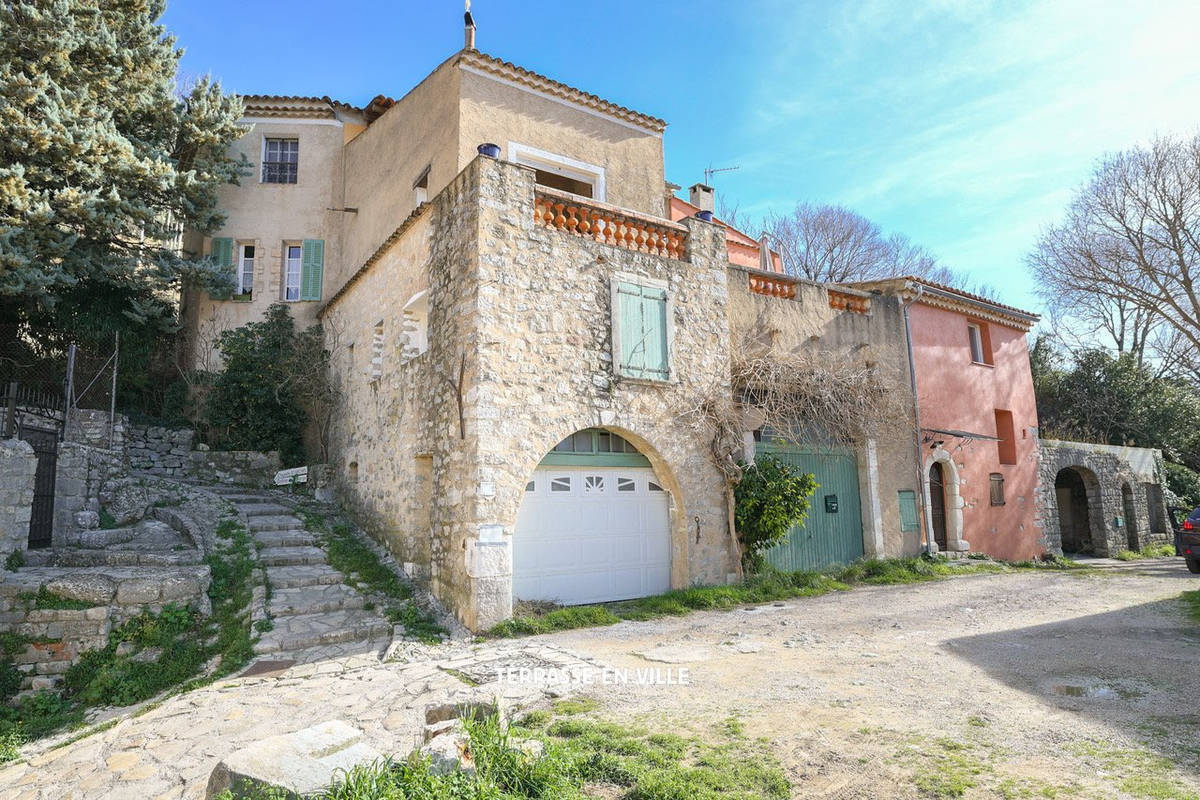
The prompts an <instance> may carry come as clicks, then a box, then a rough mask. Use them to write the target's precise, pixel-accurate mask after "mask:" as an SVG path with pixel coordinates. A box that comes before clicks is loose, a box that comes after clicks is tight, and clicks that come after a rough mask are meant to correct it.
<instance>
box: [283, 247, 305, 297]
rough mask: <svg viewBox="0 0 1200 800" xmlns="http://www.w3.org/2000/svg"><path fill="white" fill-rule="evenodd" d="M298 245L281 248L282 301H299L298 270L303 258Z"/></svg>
mask: <svg viewBox="0 0 1200 800" xmlns="http://www.w3.org/2000/svg"><path fill="white" fill-rule="evenodd" d="M301 250H302V248H301V247H300V245H298V244H285V245H284V246H283V299H284V300H289V301H290V300H299V299H300V268H301V263H302V262H303V258H302V255H301Z"/></svg>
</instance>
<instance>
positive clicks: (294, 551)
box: [258, 547, 326, 567]
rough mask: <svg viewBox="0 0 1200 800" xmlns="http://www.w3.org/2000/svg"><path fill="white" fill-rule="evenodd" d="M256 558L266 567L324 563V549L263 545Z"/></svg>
mask: <svg viewBox="0 0 1200 800" xmlns="http://www.w3.org/2000/svg"><path fill="white" fill-rule="evenodd" d="M258 560H259V561H261V562H262V563H263V564H264V565H265V566H268V567H292V566H300V565H303V564H324V563H326V561H325V551H324V550H322V549H321V548H319V547H264V548H263V549H262V550H260V551H259V553H258Z"/></svg>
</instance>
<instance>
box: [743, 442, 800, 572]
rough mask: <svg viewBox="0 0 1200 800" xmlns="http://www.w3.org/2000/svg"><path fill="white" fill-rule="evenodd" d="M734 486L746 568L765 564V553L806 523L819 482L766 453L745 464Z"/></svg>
mask: <svg viewBox="0 0 1200 800" xmlns="http://www.w3.org/2000/svg"><path fill="white" fill-rule="evenodd" d="M743 467H744V473H743V474H742V480H741V481H740V482H739V483H738V484H737V486H735V487H734V498H735V501H736V502H735V510H734V519H735V522H736V526H737V534H738V539H739V541H741V543H742V561H743V563H744V565H745V567H746V569H747V571H750V572H755V571H757V570H758V569H760V568H761V567H762V564H763V554H764V553H765V552H766V551H767V550H769V549H770V548H771V547H773V546H774V545H776V544H778V543H779V542H781V541H783V540H784V538H785V537H787V535H788V531H789V530H791V529H792V526H794V525H803V523H804V520H805V518H806V517H807V516H808V509H809V505H810V498H811V497H812V494H813V492H814V491H816V489H817V482H816V480H815V479H814V478H813V476H812V475H811V474H810V473H805V472H800V471H799V470H797V469H795V468H793V467H791V466H789V465H787V464H785V463H784V462H783V461H781V460H779V459H778V458H776V457H774V456H772V455H768V454H764V455H761V456H759V457H758V458H757V459H756V460H755V463H754V464H744V465H743Z"/></svg>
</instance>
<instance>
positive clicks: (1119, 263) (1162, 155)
mask: <svg viewBox="0 0 1200 800" xmlns="http://www.w3.org/2000/svg"><path fill="white" fill-rule="evenodd" d="M1029 263H1030V267H1031V269H1032V271H1033V274H1034V277H1035V278H1036V280H1037V281H1038V284H1039V286H1040V291H1041V292H1042V294H1043V296H1045V297H1046V298H1048V299H1050V300H1052V303H1051V307H1052V308H1053V309H1054V310H1055V311H1056V312H1057V313H1058V314H1060V315H1062V316H1064V317H1069V318H1071V319H1072V320H1073V321H1075V322H1076V323H1077V324H1078V325H1079V326H1081V327H1082V329H1083V330H1087V329H1088V327H1089V326H1090V327H1091V329H1092V330H1094V331H1095V332H1096V334H1097V335H1101V336H1103V337H1104V338H1106V339H1108V340H1109V341H1111V343H1112V346H1113V347H1114V349H1116V350H1118V351H1120V352H1128V353H1132V354H1133V355H1135V356H1136V357H1137V358H1138V359H1139V361H1140V360H1141V359H1142V358H1144V357H1146V356H1149V355H1151V351H1153V355H1154V357H1156V358H1167V357H1169V358H1170V359H1171V360H1172V366H1174V368H1176V369H1193V368H1194V367H1195V366H1196V365H1197V362H1200V357H1198V356H1200V287H1198V286H1197V280H1200V133H1197V134H1196V135H1193V136H1191V137H1190V138H1182V139H1180V138H1172V137H1162V138H1159V139H1156V140H1154V141H1153V142H1152V143H1151V144H1150V146H1149V147H1136V148H1133V149H1131V150H1127V151H1125V152H1123V153H1118V154H1116V155H1111V156H1107V157H1105V158H1104V159H1102V160H1101V161H1100V163H1099V165H1098V166H1097V167H1096V169H1095V172H1094V173H1093V175H1092V177H1091V179H1090V180H1089V181H1088V182H1087V183H1086V184H1085V185H1084V186H1083V187H1082V188H1081V189H1080V190H1079V192H1078V193H1077V194H1076V196H1075V199H1074V200H1073V201H1072V202H1071V204H1070V206H1069V207H1068V208H1067V213H1066V219H1065V220H1064V221H1063V223H1062V224H1061V225H1058V226H1055V227H1052V228H1049V229H1048V230H1046V231H1045V232H1044V233H1043V234H1042V235H1041V237H1040V238H1039V240H1038V242H1037V245H1036V246H1035V248H1034V250H1033V252H1032V253H1031V254H1030V256H1029Z"/></svg>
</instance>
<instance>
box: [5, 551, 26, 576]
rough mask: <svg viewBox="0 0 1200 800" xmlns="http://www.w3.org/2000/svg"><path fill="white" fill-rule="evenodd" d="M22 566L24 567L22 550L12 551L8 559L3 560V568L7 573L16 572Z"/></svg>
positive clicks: (23, 552)
mask: <svg viewBox="0 0 1200 800" xmlns="http://www.w3.org/2000/svg"><path fill="white" fill-rule="evenodd" d="M23 566H25V551H24V550H13V551H12V552H11V553H9V554H8V558H6V559H4V568H5V569H6V570H8V571H9V572H16V571H17V570H19V569H20V568H21V567H23Z"/></svg>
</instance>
